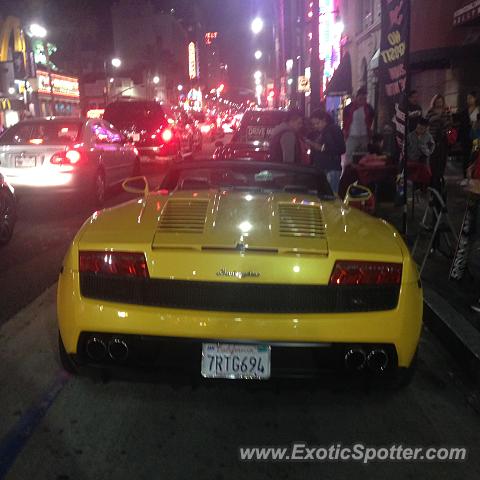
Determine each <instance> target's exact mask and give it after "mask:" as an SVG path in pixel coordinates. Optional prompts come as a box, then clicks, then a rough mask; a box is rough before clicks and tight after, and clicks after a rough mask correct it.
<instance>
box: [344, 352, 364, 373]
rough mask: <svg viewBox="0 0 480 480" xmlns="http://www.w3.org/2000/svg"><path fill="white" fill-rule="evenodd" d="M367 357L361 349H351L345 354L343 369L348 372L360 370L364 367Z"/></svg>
mask: <svg viewBox="0 0 480 480" xmlns="http://www.w3.org/2000/svg"><path fill="white" fill-rule="evenodd" d="M366 361H367V356H366V354H365V351H364V350H363V349H361V348H351V349H350V350H347V353H345V367H346V368H347V369H348V370H361V369H362V368H363V367H365V363H366Z"/></svg>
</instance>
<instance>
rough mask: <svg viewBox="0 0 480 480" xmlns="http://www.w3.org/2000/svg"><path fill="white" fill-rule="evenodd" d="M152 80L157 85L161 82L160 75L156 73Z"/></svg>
mask: <svg viewBox="0 0 480 480" xmlns="http://www.w3.org/2000/svg"><path fill="white" fill-rule="evenodd" d="M152 81H153V83H154V84H155V85H157V84H158V83H160V77H159V76H158V75H155V76H154V77H153V79H152Z"/></svg>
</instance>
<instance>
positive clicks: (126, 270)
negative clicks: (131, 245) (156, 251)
mask: <svg viewBox="0 0 480 480" xmlns="http://www.w3.org/2000/svg"><path fill="white" fill-rule="evenodd" d="M78 260H79V271H80V273H94V274H98V275H111V276H118V277H137V278H148V276H149V275H148V266H147V261H146V259H145V255H144V254H143V253H131V252H80V253H79V258H78Z"/></svg>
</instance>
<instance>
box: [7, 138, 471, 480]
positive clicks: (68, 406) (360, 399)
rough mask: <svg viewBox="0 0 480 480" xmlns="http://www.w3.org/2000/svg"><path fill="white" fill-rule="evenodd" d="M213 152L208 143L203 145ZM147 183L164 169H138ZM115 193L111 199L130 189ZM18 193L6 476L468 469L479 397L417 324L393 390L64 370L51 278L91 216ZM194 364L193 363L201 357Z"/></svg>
mask: <svg viewBox="0 0 480 480" xmlns="http://www.w3.org/2000/svg"><path fill="white" fill-rule="evenodd" d="M211 150H212V145H210V151H207V152H206V154H209V153H210V154H211ZM146 173H147V175H148V177H149V179H150V180H151V183H156V182H158V181H159V179H160V178H161V175H162V172H161V171H156V172H154V171H147V172H146ZM129 198H131V196H130V195H128V194H125V193H120V192H114V193H113V194H112V195H111V197H110V198H109V200H108V205H114V204H117V203H119V202H122V201H125V200H128V199H129ZM88 213H89V212H88V211H85V209H83V207H82V206H81V205H78V204H77V205H76V204H74V203H72V202H70V203H68V202H67V203H61V202H58V201H56V200H55V199H51V198H50V199H46V198H44V199H39V198H38V197H32V196H29V197H27V196H26V197H24V198H22V199H21V203H20V211H19V214H20V219H19V222H18V224H17V229H16V231H15V234H14V237H13V239H12V242H11V244H10V245H9V246H8V247H6V248H4V249H2V250H1V251H0V292H1V296H0V324H1V325H0V480H3V479H4V478H5V479H9V480H23V479H25V480H27V479H35V480H43V479H45V480H46V479H54V480H77V479H78V480H82V479H94V480H97V479H149V480H150V479H160V478H162V479H163V478H166V479H177V478H178V479H182V478H198V479H204V478H205V479H207V478H208V479H214V480H217V479H218V480H220V479H236V478H242V479H243V478H245V479H247V478H248V479H249V480H253V479H266V478H274V479H286V478H292V479H293V478H295V479H296V478H315V479H339V478H348V476H350V477H351V478H355V479H357V478H368V479H376V478H378V479H385V478H389V479H397V478H398V479H406V478H411V479H414V478H422V479H433V478H435V479H436V480H440V479H448V480H452V479H476V478H480V401H479V398H478V396H477V393H476V391H475V390H474V388H473V387H472V386H470V385H469V384H468V381H467V380H465V379H464V377H463V375H462V372H461V371H460V369H459V367H457V366H456V363H455V361H454V360H453V359H452V357H450V355H449V354H448V353H447V352H446V351H445V350H444V348H443V347H442V346H441V345H440V343H439V342H438V341H437V339H436V338H435V337H433V336H432V334H431V333H429V332H428V331H424V334H423V337H422V341H421V345H420V358H419V366H418V372H417V375H416V377H415V379H414V381H413V383H412V385H411V386H410V387H409V388H407V389H405V390H403V391H400V392H386V391H381V390H369V389H367V388H365V387H364V386H362V385H354V386H352V385H349V386H345V385H341V384H339V383H338V382H334V381H332V380H330V379H325V380H323V379H322V380H320V381H316V382H310V381H309V382H295V383H292V382H282V383H277V382H276V383H273V382H272V383H270V382H269V383H260V384H257V383H248V382H247V383H242V382H240V383H238V382H217V381H211V382H208V383H200V384H199V385H198V384H191V383H190V382H189V380H188V379H186V380H184V379H182V380H178V381H172V380H170V381H158V379H141V380H137V379H132V378H128V379H118V378H113V379H110V380H108V381H102V380H101V379H92V378H84V377H72V376H69V375H67V374H65V373H64V372H63V371H62V369H61V367H60V365H59V362H58V359H57V329H56V319H55V308H56V307H55V293H56V284H55V282H56V279H57V275H58V270H59V268H60V265H61V261H62V258H63V256H64V254H65V251H66V249H67V247H68V244H69V242H70V241H71V239H72V237H73V235H74V234H75V232H76V230H77V229H78V227H79V226H80V225H81V224H82V222H83V221H84V220H85V218H86V217H87V216H88ZM199 368H200V365H199ZM296 441H304V442H306V443H307V444H310V445H312V446H313V445H321V446H326V447H328V446H330V445H331V444H337V443H342V444H343V445H353V444H355V443H363V444H365V445H369V446H382V447H389V446H391V445H392V444H403V445H405V446H411V447H417V446H421V447H430V446H442V447H451V446H456V447H466V448H467V449H468V458H467V460H466V461H465V462H462V463H458V462H457V463H454V462H452V463H448V462H433V463H427V462H423V463H422V462H420V463H414V462H402V463H399V462H394V463H391V462H390V463H386V462H385V463H383V462H380V463H379V462H377V463H371V464H369V465H366V466H365V465H361V464H359V463H357V462H347V463H339V462H329V463H292V462H289V463H268V462H258V463H242V462H240V461H239V450H238V449H239V447H240V446H264V445H265V446H268V445H280V446H289V445H291V444H292V443H293V442H296Z"/></svg>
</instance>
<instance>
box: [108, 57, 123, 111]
mask: <svg viewBox="0 0 480 480" xmlns="http://www.w3.org/2000/svg"><path fill="white" fill-rule="evenodd" d="M110 65H112V67H114V68H119V67H120V66H121V65H122V61H121V60H120V59H119V58H118V57H114V58H112V59H111V60H110ZM103 70H104V73H105V106H107V105H108V93H109V92H108V91H109V89H110V86H109V84H110V83H113V81H114V79H113V78H110V79H109V78H108V68H107V59H105V60H104V61H103Z"/></svg>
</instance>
